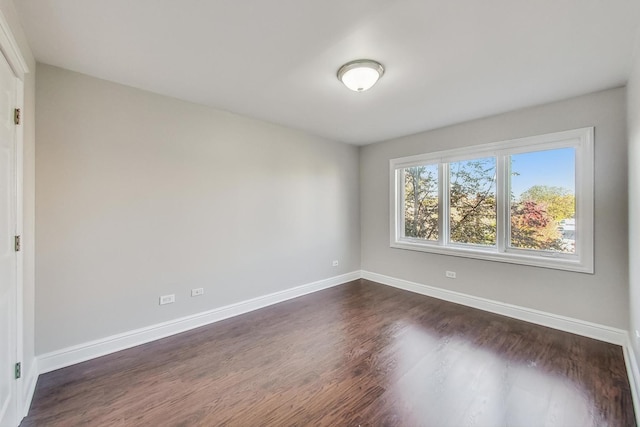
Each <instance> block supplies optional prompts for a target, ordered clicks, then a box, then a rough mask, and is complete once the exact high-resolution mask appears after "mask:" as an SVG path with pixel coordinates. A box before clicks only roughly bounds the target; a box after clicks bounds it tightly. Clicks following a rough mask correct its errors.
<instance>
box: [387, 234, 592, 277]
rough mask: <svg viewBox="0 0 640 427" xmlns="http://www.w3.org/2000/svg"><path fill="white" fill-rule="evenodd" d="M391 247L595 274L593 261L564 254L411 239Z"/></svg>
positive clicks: (398, 242) (392, 243)
mask: <svg viewBox="0 0 640 427" xmlns="http://www.w3.org/2000/svg"><path fill="white" fill-rule="evenodd" d="M391 247H392V248H395V249H405V250H410V251H419V252H429V253H435V254H440V255H449V256H457V257H463V258H473V259H479V260H485V261H496V262H505V263H509V264H520V265H527V266H532V267H542V268H551V269H555V270H565V271H573V272H578V273H587V274H594V270H593V263H585V262H584V261H580V260H577V259H573V258H567V257H563V256H562V255H558V256H549V257H547V256H541V255H528V254H523V253H511V252H502V253H499V252H497V250H496V249H495V248H487V249H483V248H465V247H459V246H456V247H445V246H439V245H436V244H423V243H415V242H411V241H395V242H393V241H392V242H391Z"/></svg>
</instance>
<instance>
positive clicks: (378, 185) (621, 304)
mask: <svg viewBox="0 0 640 427" xmlns="http://www.w3.org/2000/svg"><path fill="white" fill-rule="evenodd" d="M625 110H626V106H625V89H624V88H619V89H612V90H607V91H603V92H598V93H594V94H590V95H585V96H581V97H578V98H573V99H569V100H566V101H562V102H556V103H552V104H547V105H543V106H538V107H534V108H528V109H524V110H519V111H514V112H510V113H506V114H502V115H498V116H494V117H489V118H486V119H482V120H475V121H471V122H466V123H462V124H458V125H454V126H450V127H446V128H442V129H438V130H433V131H430V132H424V133H420V134H417V135H412V136H408V137H404V138H399V139H394V140H391V141H387V142H382V143H379V144H374V145H368V146H365V147H362V149H361V152H360V174H361V175H360V191H361V193H360V197H361V206H360V211H361V235H362V246H361V254H362V269H363V270H367V271H371V272H375V273H380V274H384V275H388V276H392V277H396V278H401V279H405V280H409V281H413V282H417V283H422V284H426V285H431V286H436V287H439V288H444V289H449V290H453V291H457V292H462V293H465V294H468V295H473V296H478V297H483V298H488V299H491V300H495V301H500V302H505V303H509V304H515V305H519V306H522V307H529V308H533V309H537V310H542V311H546V312H549V313H554V314H558V315H563V316H568V317H572V318H576V319H581V320H586V321H591V322H595V323H599V324H602V325H607V326H612V327H616V328H621V329H626V328H627V325H628V311H627V309H628V303H627V297H628V291H627V289H628V285H627V284H628V270H627V267H628V257H627V162H626V148H627V147H626V139H627V138H626V121H625V115H626V111H625ZM586 126H595V128H596V130H595V134H596V141H595V158H596V159H595V163H596V166H595V167H596V171H595V175H596V185H595V200H596V201H595V253H596V255H595V274H594V275H589V274H583V273H573V272H567V271H559V270H551V269H544V268H537V267H527V266H519V265H512V264H505V263H498V262H491V261H481V260H474V259H467V258H460V257H454V256H445V255H437V254H430V253H424V252H416V251H408V250H402V249H392V248H390V247H389V159H392V158H397V157H403V156H410V155H415V154H420V153H426V152H431V151H439V150H445V149H449V148H456V147H463V146H468V145H476V144H482V143H487V142H494V141H502V140H507V139H512V138H518V137H526V136H531V135H540V134H544V133H549V132H556V131H562V130H568V129H576V128H581V127H586ZM445 270H453V271H456V272H457V279H455V280H451V279H446V278H445V276H444V273H445Z"/></svg>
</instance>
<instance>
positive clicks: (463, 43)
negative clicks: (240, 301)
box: [15, 0, 640, 144]
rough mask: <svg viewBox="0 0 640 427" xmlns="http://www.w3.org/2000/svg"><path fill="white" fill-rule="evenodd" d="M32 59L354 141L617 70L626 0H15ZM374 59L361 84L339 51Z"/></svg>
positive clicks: (614, 82)
mask: <svg viewBox="0 0 640 427" xmlns="http://www.w3.org/2000/svg"><path fill="white" fill-rule="evenodd" d="M15 3H16V7H17V9H18V11H19V13H20V15H21V18H22V22H23V25H24V28H25V31H26V33H27V37H28V39H29V41H30V44H31V47H32V49H33V51H34V54H35V56H36V59H37V60H38V61H40V62H44V63H47V64H52V65H56V66H59V67H63V68H67V69H70V70H74V71H79V72H82V73H86V74H89V75H92V76H96V77H100V78H103V79H107V80H111V81H114V82H119V83H123V84H126V85H130V86H134V87H138V88H141V89H146V90H149V91H153V92H157V93H160V94H165V95H169V96H173V97H176V98H180V99H184V100H188V101H192V102H196V103H200V104H205V105H210V106H212V107H216V108H221V109H224V110H228V111H233V112H236V113H239V114H243V115H246V116H250V117H255V118H259V119H263V120H267V121H271V122H275V123H279V124H283V125H286V126H289V127H292V128H297V129H302V130H305V131H308V132H310V133H314V134H317V135H321V136H325V137H328V138H331V139H334V140H339V141H344V142H349V143H354V144H366V143H370V142H375V141H381V140H385V139H389V138H393V137H397V136H401V135H406V134H411V133H415V132H419V131H423V130H428V129H433V128H436V127H441V126H445V125H448V124H452V123H457V122H461V121H465V120H470V119H474V118H478V117H484V116H488V115H492V114H496V113H500V112H504V111H508V110H513V109H517V108H521V107H526V106H530V105H535V104H541V103H545V102H549V101H554V100H558V99H563V98H567V97H571V96H574V95H579V94H584V93H588V92H593V91H596V90H600V89H605V88H610V87H615V86H620V85H624V84H625V83H626V81H627V77H628V73H629V71H630V67H631V60H632V58H631V55H632V52H633V47H634V42H635V39H636V34H637V30H638V27H639V25H640V19H639V18H640V1H638V0H208V1H207V0H133V1H132V0H84V1H82V0H16V2H15ZM358 58H371V59H375V60H378V61H380V62H381V63H382V64H383V65H384V66H385V68H386V73H385V75H384V77H383V78H382V79H381V80H380V81H379V82H378V84H377V85H376V86H374V88H373V89H372V90H370V91H369V92H364V93H355V92H352V91H350V90H348V89H346V88H345V87H344V86H342V84H341V83H340V82H339V81H338V80H337V79H336V71H337V69H338V68H339V67H340V66H341V65H342V64H343V63H345V62H347V61H350V60H353V59H358Z"/></svg>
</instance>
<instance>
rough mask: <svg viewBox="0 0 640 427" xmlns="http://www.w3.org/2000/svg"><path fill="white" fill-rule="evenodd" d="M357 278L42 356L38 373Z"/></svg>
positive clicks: (290, 291) (298, 289) (243, 303)
mask: <svg viewBox="0 0 640 427" xmlns="http://www.w3.org/2000/svg"><path fill="white" fill-rule="evenodd" d="M359 278H360V271H354V272H351V273H347V274H342V275H340V276H335V277H330V278H328V279H324V280H318V281H317V282H313V283H308V284H306V285H302V286H297V287H295V288H291V289H286V290H284V291H279V292H274V293H272V294H269V295H264V296H261V297H257V298H253V299H250V300H246V301H241V302H239V303H235V304H230V305H227V306H224V307H220V308H216V309H213V310H209V311H205V312H202V313H198V314H194V315H191V316H186V317H182V318H179V319H175V320H170V321H167V322H163V323H158V324H156V325H151V326H147V327H144V328H140V329H135V330H133V331H128V332H125V333H122V334H117V335H112V336H109V337H106V338H102V339H98V340H94V341H90V342H87V343H83V344H79V345H75V346H72V347H67V348H63V349H61V350H57V351H53V352H50V353H46V354H42V355H40V356H38V367H39V372H40V373H41V374H44V373H46V372H50V371H54V370H56V369H60V368H64V367H67V366H71V365H75V364H76V363H80V362H84V361H86V360H90V359H95V358H96V357H100V356H104V355H107V354H111V353H115V352H116V351H120V350H124V349H127V348H131V347H135V346H138V345H140V344H145V343H148V342H151V341H154V340H157V339H160V338H165V337H168V336H170V335H175V334H178V333H180V332H185V331H188V330H191V329H194V328H198V327H200V326H205V325H208V324H211V323H214V322H218V321H220V320H224V319H228V318H230V317H234V316H238V315H240V314H244V313H248V312H250V311H254V310H258V309H260V308H263V307H267V306H269V305H273V304H277V303H279V302H283V301H286V300H289V299H292V298H297V297H299V296H302V295H306V294H310V293H313V292H317V291H319V290H322V289H326V288H330V287H333V286H337V285H341V284H343V283H346V282H350V281H352V280H356V279H359Z"/></svg>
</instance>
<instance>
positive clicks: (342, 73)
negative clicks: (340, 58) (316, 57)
mask: <svg viewBox="0 0 640 427" xmlns="http://www.w3.org/2000/svg"><path fill="white" fill-rule="evenodd" d="M383 74H384V67H383V66H382V64H380V63H379V62H376V61H372V60H370V59H357V60H355V61H351V62H347V63H346V64H344V65H343V66H342V67H340V69H339V70H338V80H340V81H341V82H342V83H344V85H345V86H346V87H348V88H349V89H351V90H353V91H355V92H363V91H365V90H367V89H371V87H372V86H373V85H374V84H376V82H377V81H378V79H379V78H380V77H382V75H383Z"/></svg>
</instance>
